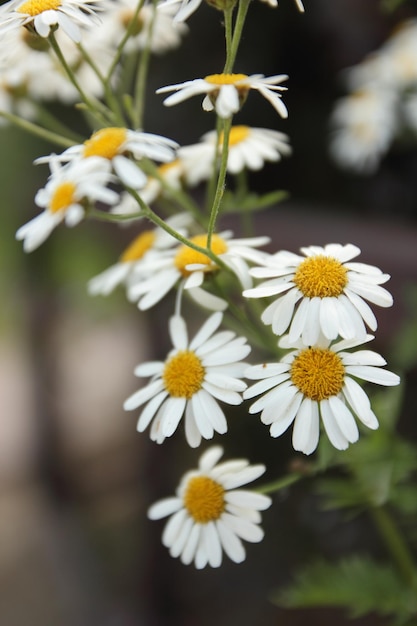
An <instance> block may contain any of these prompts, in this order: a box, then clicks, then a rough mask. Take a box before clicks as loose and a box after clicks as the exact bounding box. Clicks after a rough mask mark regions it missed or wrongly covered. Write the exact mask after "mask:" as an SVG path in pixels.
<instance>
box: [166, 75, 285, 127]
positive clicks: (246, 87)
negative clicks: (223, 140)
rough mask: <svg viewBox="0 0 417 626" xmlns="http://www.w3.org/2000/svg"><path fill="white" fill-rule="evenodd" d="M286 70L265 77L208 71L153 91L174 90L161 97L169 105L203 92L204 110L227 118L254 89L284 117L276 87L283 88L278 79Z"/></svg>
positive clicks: (282, 106) (282, 105)
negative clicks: (168, 94)
mask: <svg viewBox="0 0 417 626" xmlns="http://www.w3.org/2000/svg"><path fill="white" fill-rule="evenodd" d="M287 78H288V76H287V75H286V74H279V75H277V76H270V77H268V78H265V76H264V75H263V74H253V75H251V76H248V75H246V74H211V75H209V76H206V77H205V78H196V79H195V80H187V81H186V82H185V83H179V84H177V85H168V86H166V87H161V88H160V89H157V91H156V93H167V92H169V91H174V92H175V93H173V94H172V95H170V96H168V98H165V100H164V104H165V105H166V106H172V105H174V104H178V103H179V102H183V101H184V100H187V98H191V97H192V96H196V95H199V94H206V95H205V98H204V100H203V109H204V110H205V111H213V110H215V111H216V113H217V115H219V116H220V117H222V118H225V119H226V118H229V117H231V116H232V115H233V114H234V113H237V112H238V111H239V110H240V109H241V107H242V106H243V103H244V102H245V100H246V98H247V96H248V93H249V91H251V90H252V89H254V90H255V91H258V92H259V93H260V94H261V95H262V96H263V97H264V98H266V100H268V102H270V104H272V106H273V107H274V109H275V110H276V111H277V113H278V114H279V115H280V116H281V117H283V118H286V117H288V111H287V107H286V106H285V104H284V103H283V101H282V99H281V94H280V93H277V92H280V91H286V87H282V86H281V85H280V83H282V82H283V81H284V80H286V79H287Z"/></svg>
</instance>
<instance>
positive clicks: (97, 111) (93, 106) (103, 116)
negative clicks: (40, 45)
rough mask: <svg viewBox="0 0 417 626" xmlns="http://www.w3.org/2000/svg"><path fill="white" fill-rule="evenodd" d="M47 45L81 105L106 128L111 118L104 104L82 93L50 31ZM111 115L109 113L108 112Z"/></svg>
mask: <svg viewBox="0 0 417 626" xmlns="http://www.w3.org/2000/svg"><path fill="white" fill-rule="evenodd" d="M48 39H49V43H50V44H51V47H52V49H53V51H54V52H55V54H56V56H57V58H58V60H59V62H60V63H61V65H62V67H63V69H64V70H65V72H66V74H67V76H68V79H69V80H70V82H71V83H72V85H74V87H75V89H76V90H77V91H78V93H79V95H80V98H81V100H82V101H83V103H84V104H85V106H86V107H87V109H88V110H89V111H90V113H91V114H92V115H93V116H94V117H95V118H96V119H97V120H98V121H99V122H100V124H102V125H104V126H108V124H109V122H110V123H111V122H112V116H111V115H109V111H108V110H107V107H105V106H104V104H103V103H102V102H100V101H99V100H96V99H94V100H91V99H90V98H89V97H88V96H87V94H86V93H85V92H84V90H83V88H82V87H81V85H80V84H79V82H78V80H77V78H76V76H75V74H74V72H73V71H72V69H71V67H70V66H69V65H68V63H67V61H66V59H65V56H64V55H63V53H62V50H61V48H60V47H59V44H58V42H57V40H56V37H55V34H54V33H53V32H52V31H51V32H50V34H49V38H48ZM110 113H111V112H110Z"/></svg>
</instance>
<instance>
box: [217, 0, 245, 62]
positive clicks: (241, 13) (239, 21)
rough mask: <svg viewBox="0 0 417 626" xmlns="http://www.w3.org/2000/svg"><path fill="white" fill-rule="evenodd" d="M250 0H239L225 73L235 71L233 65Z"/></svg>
mask: <svg viewBox="0 0 417 626" xmlns="http://www.w3.org/2000/svg"><path fill="white" fill-rule="evenodd" d="M250 1H251V0H240V2H239V8H238V11H237V16H236V22H235V28H234V31H233V38H232V41H231V44H230V48H229V49H228V51H227V59H226V63H225V66H224V70H223V72H224V73H225V74H229V73H231V72H232V71H233V66H234V63H235V61H236V55H237V51H238V49H239V44H240V40H241V37H242V32H243V27H244V25H245V20H246V14H247V12H248V9H249V4H250Z"/></svg>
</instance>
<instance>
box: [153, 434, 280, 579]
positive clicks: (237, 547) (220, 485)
mask: <svg viewBox="0 0 417 626" xmlns="http://www.w3.org/2000/svg"><path fill="white" fill-rule="evenodd" d="M222 455H223V449H222V448H221V447H219V446H212V447H211V448H208V450H206V451H205V452H204V454H202V455H201V457H200V460H199V463H198V468H197V469H195V470H191V471H189V472H187V473H186V474H185V475H184V476H183V477H182V479H181V481H180V484H179V486H178V488H177V491H176V495H175V496H174V497H171V498H165V499H163V500H160V501H159V502H156V503H155V504H153V505H152V506H151V507H150V508H149V510H148V517H149V518H150V519H151V520H158V519H161V518H164V517H168V516H170V517H169V520H168V522H167V523H166V525H165V528H164V531H163V535H162V543H163V545H164V546H166V547H167V548H168V549H169V552H170V555H171V556H172V557H174V558H177V557H180V559H181V561H182V562H183V563H184V564H185V565H189V564H190V563H191V562H192V561H194V565H195V567H196V568H197V569H202V568H203V567H206V565H209V566H210V567H220V565H221V563H222V558H223V552H225V554H226V555H227V556H228V557H229V559H231V560H232V561H233V562H234V563H242V561H244V560H245V558H246V552H245V548H244V546H243V543H242V539H243V540H245V541H249V542H250V543H259V542H260V541H262V539H263V536H264V533H263V530H262V528H261V527H260V526H259V524H260V522H261V516H260V513H259V511H265V510H266V509H268V508H269V507H270V506H271V503H272V501H271V498H269V497H268V496H265V495H263V494H260V493H256V492H253V491H248V490H246V489H239V487H241V486H242V485H247V484H248V483H250V482H252V481H253V480H256V479H257V478H259V477H260V476H262V474H263V473H264V472H265V466H264V465H249V461H247V460H246V459H233V460H231V461H223V462H222V463H218V461H219V460H220V458H221V457H222Z"/></svg>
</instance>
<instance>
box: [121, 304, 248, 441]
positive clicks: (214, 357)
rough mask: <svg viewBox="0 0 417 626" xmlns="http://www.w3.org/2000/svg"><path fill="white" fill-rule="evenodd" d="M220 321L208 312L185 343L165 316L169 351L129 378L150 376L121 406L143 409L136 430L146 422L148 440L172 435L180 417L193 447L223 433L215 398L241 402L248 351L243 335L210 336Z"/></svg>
mask: <svg viewBox="0 0 417 626" xmlns="http://www.w3.org/2000/svg"><path fill="white" fill-rule="evenodd" d="M222 319H223V315H222V313H214V314H213V315H212V316H211V317H209V318H208V319H207V320H206V322H205V323H204V324H203V326H202V327H201V328H200V330H199V331H198V332H197V334H196V335H195V336H194V339H192V340H191V341H189V339H188V331H187V326H186V323H185V321H184V319H183V318H182V317H181V316H179V315H174V316H173V317H171V319H170V323H169V332H170V337H171V341H172V344H173V346H174V348H173V350H171V352H170V353H169V354H168V356H167V358H166V360H165V361H155V362H150V363H144V364H141V365H138V367H137V368H136V369H135V375H136V376H151V377H152V379H151V382H150V383H149V384H148V385H147V386H146V387H143V388H142V389H139V391H136V392H135V393H134V394H133V395H131V396H130V398H128V399H127V400H126V401H125V403H124V405H123V406H124V409H125V410H127V411H131V410H134V409H137V408H138V407H141V406H142V405H146V406H145V408H144V409H143V410H142V412H141V414H140V416H139V421H138V424H137V429H138V431H139V432H143V431H144V430H145V429H146V428H147V427H148V426H149V424H150V423H151V422H152V426H151V431H150V436H151V439H152V440H153V441H156V442H157V443H162V442H163V441H164V440H165V438H166V437H171V435H173V434H174V432H175V431H176V429H177V426H178V424H179V423H180V421H181V419H182V417H183V416H184V415H185V436H186V439H187V442H188V443H189V445H190V446H191V447H193V448H195V447H197V446H199V445H200V443H201V438H202V437H203V438H204V439H211V438H212V437H213V435H214V433H215V432H217V433H220V434H224V433H225V432H226V431H227V421H226V417H225V415H224V413H223V410H222V409H221V408H220V406H219V404H218V402H217V400H221V401H222V402H225V403H226V404H232V405H238V404H240V403H241V402H242V396H241V392H242V391H243V390H244V389H246V384H245V383H244V382H243V381H242V380H241V378H242V373H243V371H244V369H245V368H246V367H247V364H245V363H243V362H242V359H244V358H245V357H246V356H247V355H248V354H249V352H250V350H251V349H250V346H249V345H248V344H247V343H246V338H245V337H236V335H235V333H233V332H232V331H229V330H224V331H220V332H216V331H217V329H218V328H219V326H220V324H221V323H222Z"/></svg>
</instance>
